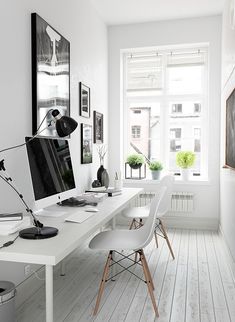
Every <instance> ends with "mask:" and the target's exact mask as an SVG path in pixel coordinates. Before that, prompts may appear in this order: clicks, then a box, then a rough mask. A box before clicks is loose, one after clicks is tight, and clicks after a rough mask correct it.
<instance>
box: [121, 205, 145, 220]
mask: <svg viewBox="0 0 235 322" xmlns="http://www.w3.org/2000/svg"><path fill="white" fill-rule="evenodd" d="M149 209H150V205H147V206H144V207H133V208H129V209H126V210H125V212H124V213H123V216H125V217H127V218H131V219H134V218H148V216H149Z"/></svg>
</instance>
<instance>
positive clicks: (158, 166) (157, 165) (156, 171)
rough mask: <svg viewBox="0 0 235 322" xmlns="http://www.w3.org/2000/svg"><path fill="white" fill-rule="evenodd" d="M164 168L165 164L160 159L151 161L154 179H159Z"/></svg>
mask: <svg viewBox="0 0 235 322" xmlns="http://www.w3.org/2000/svg"><path fill="white" fill-rule="evenodd" d="M162 169H163V165H162V163H161V162H159V161H152V162H150V163H149V170H150V171H151V173H152V179H153V180H158V179H159V178H160V173H161V171H162Z"/></svg>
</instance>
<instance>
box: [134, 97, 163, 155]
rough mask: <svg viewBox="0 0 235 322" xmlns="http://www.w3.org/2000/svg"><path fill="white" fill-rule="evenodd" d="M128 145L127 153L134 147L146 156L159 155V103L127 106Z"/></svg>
mask: <svg viewBox="0 0 235 322" xmlns="http://www.w3.org/2000/svg"><path fill="white" fill-rule="evenodd" d="M129 143H130V144H129V146H128V153H134V152H136V150H135V149H134V148H133V146H134V147H136V148H137V149H138V150H140V151H141V152H142V153H143V154H144V155H145V156H146V157H147V158H149V159H152V158H159V156H160V104H157V103H141V104H139V105H138V106H137V105H136V104H134V103H131V104H130V106H129Z"/></svg>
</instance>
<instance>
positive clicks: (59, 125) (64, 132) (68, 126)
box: [51, 110, 78, 137]
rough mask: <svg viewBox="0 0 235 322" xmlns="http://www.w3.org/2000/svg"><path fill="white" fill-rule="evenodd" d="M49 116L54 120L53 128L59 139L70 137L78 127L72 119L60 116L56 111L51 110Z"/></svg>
mask: <svg viewBox="0 0 235 322" xmlns="http://www.w3.org/2000/svg"><path fill="white" fill-rule="evenodd" d="M51 114H52V116H53V117H54V118H55V120H56V123H55V127H56V131H57V134H58V135H59V136H60V137H65V136H68V135H70V134H71V133H72V132H73V131H74V130H75V129H76V128H77V126H78V123H77V122H76V121H75V120H74V119H73V118H72V117H69V116H62V115H61V114H60V112H59V111H58V110H53V111H52V112H51Z"/></svg>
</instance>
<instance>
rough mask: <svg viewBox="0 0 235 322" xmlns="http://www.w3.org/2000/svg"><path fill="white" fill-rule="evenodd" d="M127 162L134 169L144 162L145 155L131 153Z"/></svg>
mask: <svg viewBox="0 0 235 322" xmlns="http://www.w3.org/2000/svg"><path fill="white" fill-rule="evenodd" d="M126 162H127V163H128V164H129V166H130V167H131V168H132V169H139V168H140V167H141V166H142V164H144V157H143V156H142V155H141V154H130V155H129V156H128V157H127V160H126Z"/></svg>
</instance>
